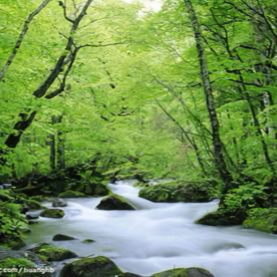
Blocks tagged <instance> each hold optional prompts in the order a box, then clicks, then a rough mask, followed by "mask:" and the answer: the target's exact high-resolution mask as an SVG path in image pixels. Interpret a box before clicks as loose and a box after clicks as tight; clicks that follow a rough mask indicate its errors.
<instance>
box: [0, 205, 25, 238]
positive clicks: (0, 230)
mask: <svg viewBox="0 0 277 277" xmlns="http://www.w3.org/2000/svg"><path fill="white" fill-rule="evenodd" d="M20 211H21V205H19V204H13V203H8V202H2V201H0V241H2V240H12V239H17V238H19V237H20V228H21V227H25V226H26V219H25V218H24V216H23V215H22V214H21V213H20Z"/></svg>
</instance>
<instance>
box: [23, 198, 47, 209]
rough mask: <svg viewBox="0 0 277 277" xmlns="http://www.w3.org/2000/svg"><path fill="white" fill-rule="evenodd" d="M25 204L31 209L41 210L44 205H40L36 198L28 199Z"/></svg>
mask: <svg viewBox="0 0 277 277" xmlns="http://www.w3.org/2000/svg"><path fill="white" fill-rule="evenodd" d="M26 204H27V206H28V207H29V208H30V209H31V210H42V209H45V207H43V206H41V204H40V203H39V202H38V201H36V200H28V201H27V202H26Z"/></svg>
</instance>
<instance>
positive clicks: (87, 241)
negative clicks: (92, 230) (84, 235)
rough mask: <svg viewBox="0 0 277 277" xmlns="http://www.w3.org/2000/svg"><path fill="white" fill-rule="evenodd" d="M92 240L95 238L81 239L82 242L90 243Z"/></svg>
mask: <svg viewBox="0 0 277 277" xmlns="http://www.w3.org/2000/svg"><path fill="white" fill-rule="evenodd" d="M92 242H95V240H93V239H85V240H83V243H92Z"/></svg>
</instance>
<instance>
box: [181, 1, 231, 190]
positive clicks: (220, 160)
mask: <svg viewBox="0 0 277 277" xmlns="http://www.w3.org/2000/svg"><path fill="white" fill-rule="evenodd" d="M184 3H185V6H186V8H187V11H188V13H189V16H190V20H191V25H192V29H193V33H194V37H195V42H196V48H197V52H198V59H199V64H200V71H201V79H202V83H203V88H204V93H205V97H206V105H207V110H208V113H209V118H210V123H211V129H212V139H213V147H214V156H215V164H216V167H217V170H218V172H219V174H220V176H221V179H222V180H223V182H224V184H225V187H224V192H227V191H228V190H229V189H230V182H231V181H232V177H231V175H230V172H229V171H228V169H227V165H226V162H225V159H224V155H223V143H222V141H221V138H220V134H219V128H220V127H219V121H218V117H217V112H216V107H215V103H214V96H213V90H212V86H211V81H210V77H209V71H208V64H207V58H206V54H205V49H204V46H203V45H204V44H203V38H202V33H201V29H200V25H199V22H198V18H197V16H196V13H195V11H194V8H193V6H192V3H191V1H190V0H184Z"/></svg>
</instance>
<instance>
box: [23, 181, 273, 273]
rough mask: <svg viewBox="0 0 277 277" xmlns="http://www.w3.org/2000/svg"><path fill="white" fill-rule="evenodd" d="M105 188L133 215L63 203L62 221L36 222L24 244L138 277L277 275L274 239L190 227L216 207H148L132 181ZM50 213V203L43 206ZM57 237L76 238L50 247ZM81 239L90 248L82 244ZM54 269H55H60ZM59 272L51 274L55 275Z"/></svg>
mask: <svg viewBox="0 0 277 277" xmlns="http://www.w3.org/2000/svg"><path fill="white" fill-rule="evenodd" d="M109 187H110V189H111V190H112V191H113V192H114V193H116V194H119V195H122V196H124V197H125V198H126V199H128V201H129V202H130V203H131V204H132V205H133V206H135V207H136V208H137V210H136V211H103V210H96V209H95V207H96V206H97V205H98V204H99V202H100V201H101V199H102V198H101V197H99V198H86V199H68V206H67V207H65V208H63V210H64V212H65V216H64V218H62V219H49V218H42V217H40V219H39V224H37V225H32V235H31V236H29V238H28V241H27V244H28V245H30V244H34V243H38V242H51V243H55V244H56V245H59V246H64V247H66V248H68V249H70V250H72V251H74V252H75V253H77V254H78V255H79V256H80V257H85V256H90V255H94V256H97V255H103V256H106V257H109V258H111V259H112V260H113V261H114V262H115V263H116V264H117V265H118V266H119V267H120V268H121V269H122V270H124V271H129V272H132V273H136V274H139V275H142V276H150V275H151V274H153V273H155V272H158V271H162V270H167V269H171V268H176V267H201V268H205V269H207V270H209V271H210V272H211V273H212V274H213V275H214V276H215V277H234V276H235V277H274V276H276V275H274V274H276V273H273V275H272V272H277V262H276V261H277V237H276V236H274V235H267V234H265V233H260V232H257V231H254V230H244V229H242V228H240V227H209V226H203V225H197V224H194V221H195V220H197V219H199V218H201V217H202V216H203V215H205V214H206V213H208V212H210V211H214V210H216V209H217V205H218V202H216V201H213V202H210V203H202V204H198V203H197V204H191V203H190V204H185V203H175V204H172V203H170V204H169V203H152V202H150V201H148V200H145V199H142V198H139V197H138V192H139V188H137V187H134V186H133V182H132V181H122V182H118V183H116V184H115V185H112V184H110V185H109ZM46 206H47V207H48V208H51V204H50V203H49V204H46ZM58 233H61V234H66V235H69V236H73V237H75V238H77V240H72V241H61V242H52V238H53V236H54V235H56V234H58ZM85 239H93V240H95V242H94V243H91V244H84V243H83V242H82V241H83V240H85ZM63 263H64V262H61V264H56V265H57V268H61V267H62V264H63ZM58 275H59V270H56V276H58Z"/></svg>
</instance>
